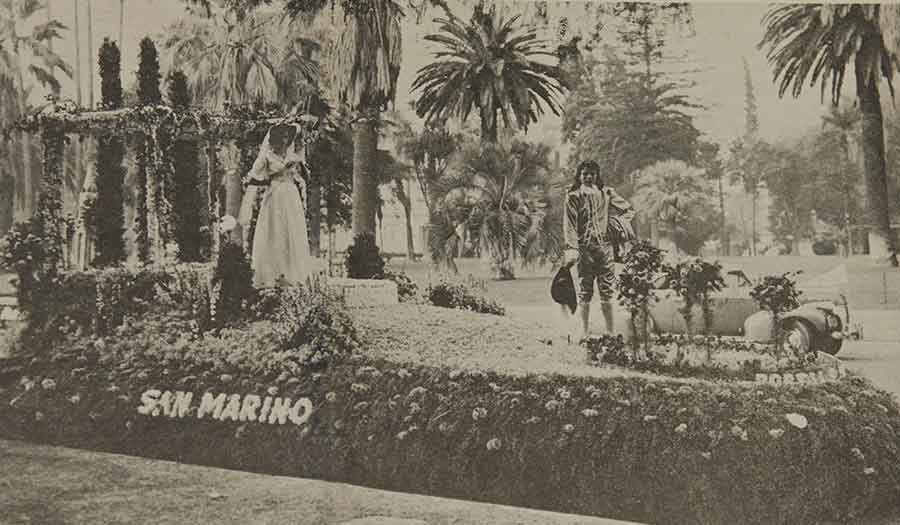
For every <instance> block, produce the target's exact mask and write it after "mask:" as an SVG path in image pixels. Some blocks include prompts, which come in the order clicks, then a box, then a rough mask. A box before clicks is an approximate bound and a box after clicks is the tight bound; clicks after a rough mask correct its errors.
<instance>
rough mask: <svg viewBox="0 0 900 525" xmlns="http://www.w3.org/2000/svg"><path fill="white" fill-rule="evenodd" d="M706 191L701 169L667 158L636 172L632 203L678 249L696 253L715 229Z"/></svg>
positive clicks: (716, 225) (712, 212) (710, 200)
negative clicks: (667, 236) (659, 228)
mask: <svg viewBox="0 0 900 525" xmlns="http://www.w3.org/2000/svg"><path fill="white" fill-rule="evenodd" d="M710 194H711V192H710V188H709V182H708V181H707V179H706V177H705V173H704V172H703V170H701V169H699V168H695V167H692V166H689V165H687V164H686V163H684V162H682V161H677V160H670V161H663V162H658V163H656V164H654V165H652V166H648V167H646V168H644V169H642V170H641V171H640V172H638V174H637V177H636V182H635V189H634V196H633V197H632V202H633V204H634V206H635V208H636V209H639V210H642V211H643V212H644V213H646V214H647V215H648V216H649V217H651V218H652V219H653V220H657V221H659V225H660V227H661V228H662V230H663V231H664V232H666V233H667V234H668V235H669V237H670V238H671V239H672V241H673V242H674V243H675V246H676V248H677V249H678V250H681V251H683V252H685V253H689V254H692V255H696V254H697V253H698V251H699V249H700V248H701V247H702V246H703V244H704V243H705V242H706V241H707V240H708V239H709V238H710V237H712V236H713V235H714V234H715V233H716V231H717V230H718V224H717V223H716V220H715V219H716V215H717V214H716V211H715V205H714V204H713V202H712V199H711V198H710Z"/></svg>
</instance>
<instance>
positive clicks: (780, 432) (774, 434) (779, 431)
mask: <svg viewBox="0 0 900 525" xmlns="http://www.w3.org/2000/svg"><path fill="white" fill-rule="evenodd" d="M769 435H770V436H772V438H773V439H778V438H780V437H781V436H783V435H784V429H783V428H773V429H771V430H769Z"/></svg>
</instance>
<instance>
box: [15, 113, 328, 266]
mask: <svg viewBox="0 0 900 525" xmlns="http://www.w3.org/2000/svg"><path fill="white" fill-rule="evenodd" d="M48 100H49V101H50V103H49V104H48V105H47V106H46V107H45V108H44V109H43V110H42V111H40V112H38V113H35V114H31V115H28V116H26V117H25V118H23V119H21V120H19V121H17V122H15V123H13V124H12V125H10V126H7V127H5V128H4V129H3V135H4V136H5V137H6V138H9V137H10V135H11V133H12V132H14V131H25V132H40V133H41V135H42V140H43V143H44V176H43V181H42V186H41V196H40V198H39V203H38V212H37V213H38V215H39V216H40V221H41V222H42V224H43V227H44V228H48V229H47V230H46V231H47V232H49V233H50V235H49V236H48V238H47V241H46V242H47V243H49V244H48V248H49V251H48V264H49V265H51V266H56V265H58V264H59V262H60V261H61V258H62V246H63V241H64V239H63V232H62V230H61V227H62V224H61V210H62V192H61V188H62V184H63V177H62V157H63V146H64V144H65V140H66V139H65V135H66V134H68V133H77V134H82V135H84V134H95V135H104V134H105V135H118V136H127V135H137V136H143V137H146V138H147V139H148V141H147V142H148V143H149V144H147V149H148V151H146V152H144V153H143V155H147V158H146V160H147V161H148V176H147V180H146V183H145V184H144V185H143V187H144V188H145V189H146V191H147V194H146V197H147V199H146V200H147V201H148V202H147V209H146V210H145V211H146V212H147V214H148V218H147V219H148V220H147V228H146V229H147V232H146V234H145V233H144V232H143V226H142V224H143V219H142V218H140V217H138V218H136V221H137V228H136V230H137V231H136V233H137V236H138V239H139V240H141V239H143V238H147V239H149V242H151V243H152V246H153V247H154V249H153V250H151V251H152V253H153V257H157V256H160V254H161V253H162V249H161V246H163V245H164V244H163V242H162V241H163V240H164V238H171V235H169V234H170V233H171V232H168V231H163V229H162V228H161V226H162V225H166V226H170V225H171V224H172V221H171V220H169V219H170V217H171V215H172V205H171V203H170V202H168V199H166V198H165V195H166V193H167V192H166V181H165V180H163V179H165V176H166V175H167V174H169V173H170V172H171V170H170V166H168V164H169V163H170V160H169V159H168V156H167V155H165V154H164V152H162V151H160V150H159V147H160V145H161V144H163V145H165V144H171V143H172V142H173V140H170V139H174V138H176V137H179V136H183V135H185V134H186V135H192V136H194V137H196V138H197V139H199V140H205V141H206V142H207V143H208V144H210V145H211V148H212V151H213V155H212V156H216V155H217V153H215V151H216V150H217V149H218V147H219V146H218V144H219V143H220V142H221V141H223V140H230V139H238V140H241V139H243V140H247V139H250V140H254V139H255V140H257V142H259V141H261V138H259V139H256V137H263V136H265V133H266V131H267V130H268V129H269V127H271V126H272V125H273V124H276V123H296V124H300V125H301V128H302V131H301V133H302V134H303V142H304V143H307V144H308V143H311V142H313V141H315V140H317V138H318V130H317V127H318V119H315V118H314V117H310V116H290V117H286V118H278V115H277V113H276V112H275V110H274V109H268V110H265V111H253V110H248V109H246V108H243V107H230V108H227V109H228V111H229V113H228V115H224V116H223V115H216V114H212V113H208V112H206V111H204V110H201V109H196V108H190V109H187V110H178V111H176V110H174V109H172V108H171V107H169V106H164V105H153V106H138V107H131V108H123V109H117V110H108V111H89V110H87V109H85V108H81V107H79V106H78V105H77V104H75V103H74V102H73V101H71V100H62V99H58V98H55V97H52V96H51V97H48ZM207 157H208V158H210V150H209V148H208V149H207ZM211 168H213V169H215V170H217V171H218V170H220V168H219V167H218V161H216V162H214V163H213V164H212V165H211ZM219 180H220V177H218V176H213V175H212V174H210V175H209V176H208V181H207V189H208V190H209V191H210V194H209V201H208V205H209V211H210V212H211V213H210V215H209V218H210V221H211V222H212V221H216V222H217V221H218V217H219V215H218V213H217V212H218V208H219V206H218V204H217V203H216V202H215V201H216V197H215V195H214V191H213V189H214V188H215V187H217V186H218V182H219ZM142 182H143V181H142ZM139 206H140V205H139ZM95 211H96V212H97V213H102V210H95ZM138 211H139V215H140V211H141V210H140V208H139V210H138ZM210 226H212V225H210ZM210 230H217V228H213V227H211V228H210ZM216 237H217V236H216V235H215V234H214V235H213V244H217V243H216ZM139 245H140V242H139ZM217 251H218V246H217V245H216V246H215V247H213V248H212V249H211V252H212V253H211V254H210V255H211V258H214V256H215V254H216V253H217Z"/></svg>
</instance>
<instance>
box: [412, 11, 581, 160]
mask: <svg viewBox="0 0 900 525" xmlns="http://www.w3.org/2000/svg"><path fill="white" fill-rule="evenodd" d="M449 16H450V18H449V19H437V20H436V22H438V23H440V24H441V28H440V30H441V33H438V34H432V35H428V36H426V37H425V39H426V40H428V41H431V42H435V43H437V44H441V45H442V46H443V47H444V49H443V50H442V51H439V52H437V53H435V57H436V58H437V59H438V60H436V61H435V62H433V63H431V64H429V65H427V66H425V67H423V68H422V69H420V70H419V72H418V75H417V77H416V79H415V82H413V85H412V89H413V91H415V90H417V89H421V90H422V94H421V96H420V97H419V99H418V101H417V102H416V113H417V114H418V115H419V116H420V117H426V118H427V119H428V120H429V121H434V120H437V121H443V120H446V119H447V118H449V117H459V118H460V119H462V120H466V119H467V118H468V117H469V114H470V113H471V111H472V108H473V107H477V108H478V112H479V116H480V117H481V138H482V140H483V141H486V142H492V143H496V142H497V123H498V117H500V118H502V119H503V123H504V125H505V126H506V127H510V125H511V119H512V118H514V119H515V121H516V124H517V126H518V127H519V128H522V129H526V130H527V128H528V125H529V124H531V123H532V122H536V121H537V119H538V117H539V116H540V115H542V114H543V112H544V110H543V104H546V105H547V107H549V108H550V110H551V111H552V112H553V114H554V115H559V114H560V111H561V106H560V104H559V102H558V101H557V100H556V95H561V94H563V93H564V89H563V80H562V79H563V72H562V71H561V70H560V68H559V67H558V66H556V65H549V64H544V63H541V62H538V61H537V60H534V58H535V57H539V56H551V57H556V56H557V55H556V53H555V51H551V50H550V48H549V46H548V44H547V42H546V41H544V40H540V39H538V33H537V29H536V28H534V27H531V26H522V25H518V24H517V23H516V22H517V21H518V19H519V17H518V16H513V17H511V18H510V19H508V20H504V19H503V18H502V17H501V16H500V15H498V14H497V11H496V9H495V8H491V10H490V11H488V12H487V13H485V12H484V11H483V9H482V7H481V5H480V4H479V5H478V6H476V8H475V13H474V14H473V16H472V20H471V22H470V23H468V24H465V23H463V22H462V21H461V20H460V19H459V18H457V17H455V16H453V15H452V13H451V14H450V15H449Z"/></svg>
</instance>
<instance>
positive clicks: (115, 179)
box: [93, 38, 126, 266]
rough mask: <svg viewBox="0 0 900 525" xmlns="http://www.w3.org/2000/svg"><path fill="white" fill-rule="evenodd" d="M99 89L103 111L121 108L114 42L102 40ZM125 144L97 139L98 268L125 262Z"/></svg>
mask: <svg viewBox="0 0 900 525" xmlns="http://www.w3.org/2000/svg"><path fill="white" fill-rule="evenodd" d="M99 65H100V79H101V82H100V88H101V94H102V97H103V107H104V108H105V109H118V108H120V107H122V78H121V55H120V53H119V47H118V46H117V45H116V43H115V42H112V41H111V40H109V39H108V38H107V39H104V41H103V45H102V46H101V47H100V60H99ZM124 161H125V141H124V139H123V137H121V136H117V135H115V134H112V133H110V134H102V135H100V137H99V138H98V139H97V203H96V206H95V207H96V213H94V214H93V216H94V217H95V219H96V220H97V224H96V226H95V227H94V230H95V231H96V232H97V258H96V260H95V261H94V262H93V263H94V264H95V265H98V266H108V265H112V264H116V263H118V262H120V261H122V260H124V259H125V239H124V237H123V234H124V233H125V209H124V206H123V202H124V191H123V185H124V183H125V171H126V169H125V166H124Z"/></svg>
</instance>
